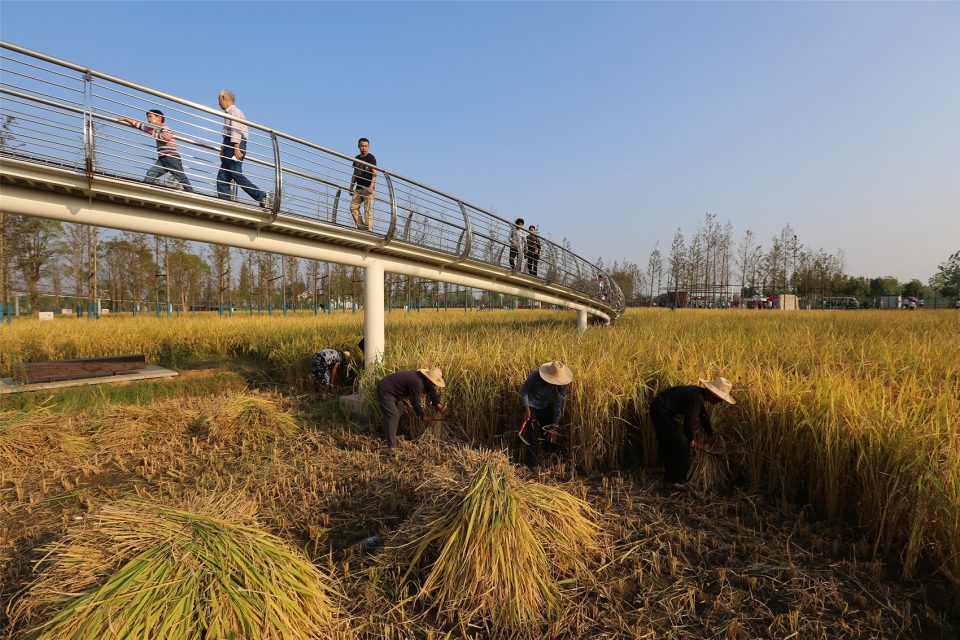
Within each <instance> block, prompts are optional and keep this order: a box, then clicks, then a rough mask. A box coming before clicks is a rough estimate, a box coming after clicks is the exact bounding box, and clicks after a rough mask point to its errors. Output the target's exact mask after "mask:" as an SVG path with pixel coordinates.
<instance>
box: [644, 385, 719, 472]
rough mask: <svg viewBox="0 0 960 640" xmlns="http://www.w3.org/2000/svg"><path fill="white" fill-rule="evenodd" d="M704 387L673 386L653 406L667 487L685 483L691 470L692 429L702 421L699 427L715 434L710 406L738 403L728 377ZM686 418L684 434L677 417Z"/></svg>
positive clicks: (658, 446)
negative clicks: (720, 403)
mask: <svg viewBox="0 0 960 640" xmlns="http://www.w3.org/2000/svg"><path fill="white" fill-rule="evenodd" d="M700 384H701V385H703V386H700V387H697V386H693V385H688V386H680V387H670V388H669V389H665V390H664V391H661V392H660V393H658V394H657V396H656V397H655V398H654V399H653V402H652V403H651V404H650V418H651V419H652V420H653V428H654V430H655V432H656V434H657V449H658V450H659V452H660V459H661V460H663V466H664V474H663V481H664V482H666V483H667V484H683V483H684V482H686V481H687V473H688V472H689V470H690V451H691V450H692V449H693V448H694V447H695V446H696V440H695V439H694V434H693V430H694V427H695V425H696V421H697V420H698V419H699V421H700V427H701V428H702V429H703V430H704V431H705V432H706V433H707V435H709V436H712V435H713V427H711V426H710V416H709V415H708V414H707V403H710V404H714V403H716V402H720V401H721V400H722V401H724V402H726V403H728V404H736V402H737V401H736V400H734V399H733V397H732V396H731V395H730V390H731V389H733V385H732V384H730V381H729V380H727V379H726V378H720V377H717V378H714V379H713V380H700ZM678 416H682V417H683V425H682V427H683V428H682V431H681V429H679V428H678V425H677V422H676V420H675V418H676V417H678Z"/></svg>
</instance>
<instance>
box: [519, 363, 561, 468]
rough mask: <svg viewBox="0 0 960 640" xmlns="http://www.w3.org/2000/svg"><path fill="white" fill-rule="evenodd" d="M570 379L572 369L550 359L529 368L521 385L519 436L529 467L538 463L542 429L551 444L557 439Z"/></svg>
mask: <svg viewBox="0 0 960 640" xmlns="http://www.w3.org/2000/svg"><path fill="white" fill-rule="evenodd" d="M572 381H573V372H572V371H570V369H568V368H567V366H566V365H564V364H563V363H562V362H560V361H559V360H553V361H552V362H544V363H543V364H542V365H540V367H539V368H538V369H534V370H533V371H531V372H530V375H529V376H527V380H526V382H524V383H523V386H522V387H520V398H521V400H523V407H524V416H523V418H524V419H523V426H521V427H520V439H521V440H523V442H524V443H525V444H526V445H527V454H526V463H527V466H528V467H530V468H533V467H536V466H537V465H539V464H540V440H542V439H543V436H544V433H546V434H547V437H548V438H549V439H550V442H551V443H552V444H555V443H556V441H557V423H558V422H560V414H561V413H563V403H564V401H565V400H566V399H567V390H568V388H569V387H568V385H569V384H570V383H571V382H572Z"/></svg>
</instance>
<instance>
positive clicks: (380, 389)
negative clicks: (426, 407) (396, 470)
mask: <svg viewBox="0 0 960 640" xmlns="http://www.w3.org/2000/svg"><path fill="white" fill-rule="evenodd" d="M445 386H446V383H445V382H444V381H443V372H442V371H440V369H439V368H438V367H431V368H430V369H419V370H417V371H397V372H396V373H391V374H390V375H388V376H387V377H386V378H384V379H383V380H381V381H380V384H378V385H377V399H378V400H379V401H380V411H381V412H382V413H383V437H384V439H385V440H386V441H387V446H388V447H390V449H391V450H392V449H396V448H397V427H398V426H399V425H400V408H399V407H397V401H398V400H402V399H403V398H407V399H408V400H409V401H410V405H411V406H412V407H413V410H414V412H415V413H416V414H417V415H418V416H419V417H420V418H421V419H423V409H422V408H421V406H420V396H422V395H423V394H424V393H426V394H427V395H428V396H429V397H430V402H431V404H433V406H434V407H436V409H437V411H440V412H441V413H442V412H443V405H442V404H441V403H440V392H439V389H442V388H443V387H445Z"/></svg>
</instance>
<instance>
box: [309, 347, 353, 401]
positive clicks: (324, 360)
mask: <svg viewBox="0 0 960 640" xmlns="http://www.w3.org/2000/svg"><path fill="white" fill-rule="evenodd" d="M349 360H350V352H349V351H337V350H336V349H321V350H320V351H317V352H316V353H315V354H313V359H312V360H311V361H310V377H311V378H313V390H314V391H319V392H320V395H321V397H322V398H323V399H324V400H326V398H327V395H328V394H329V393H330V387H331V385H332V384H333V381H334V379H335V378H336V377H337V368H339V367H340V365H341V364H342V365H346V364H347V361H349Z"/></svg>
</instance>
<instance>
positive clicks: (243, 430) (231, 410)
mask: <svg viewBox="0 0 960 640" xmlns="http://www.w3.org/2000/svg"><path fill="white" fill-rule="evenodd" d="M204 416H205V418H206V426H207V429H208V435H209V437H210V439H211V440H215V441H218V442H223V443H226V444H238V445H240V446H250V447H254V448H260V447H263V446H266V445H267V444H269V443H271V442H275V441H277V440H282V439H286V438H289V437H291V436H292V435H294V434H295V433H296V432H297V423H296V421H295V420H294V418H293V415H291V414H290V413H289V412H288V411H284V410H283V409H282V408H280V407H279V406H277V403H276V402H274V401H273V400H271V399H270V398H268V397H266V396H262V395H259V394H254V393H239V394H236V395H231V396H228V397H227V398H225V399H215V400H214V401H213V402H212V403H211V404H210V405H209V406H208V407H207V408H206V410H205V411H204Z"/></svg>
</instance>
